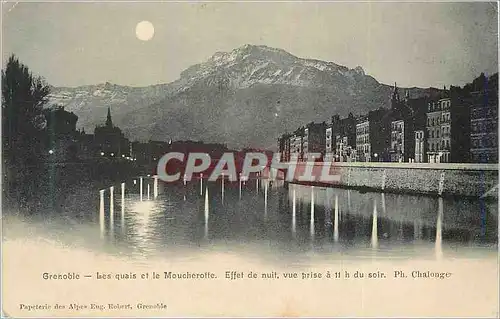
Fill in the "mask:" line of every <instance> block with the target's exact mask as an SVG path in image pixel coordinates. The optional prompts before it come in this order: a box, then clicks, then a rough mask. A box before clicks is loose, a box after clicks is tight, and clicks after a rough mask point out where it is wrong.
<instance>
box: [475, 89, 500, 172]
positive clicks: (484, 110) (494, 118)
mask: <svg viewBox="0 0 500 319" xmlns="http://www.w3.org/2000/svg"><path fill="white" fill-rule="evenodd" d="M471 95H472V96H471V98H470V101H471V103H470V104H471V105H470V117H471V119H470V125H471V127H470V128H471V131H470V132H471V148H470V158H471V161H472V162H475V163H498V95H497V94H496V90H490V91H489V92H488V91H483V92H473V93H472V94H471Z"/></svg>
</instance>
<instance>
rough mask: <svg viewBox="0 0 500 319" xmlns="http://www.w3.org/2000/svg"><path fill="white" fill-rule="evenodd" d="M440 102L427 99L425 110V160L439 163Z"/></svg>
mask: <svg viewBox="0 0 500 319" xmlns="http://www.w3.org/2000/svg"><path fill="white" fill-rule="evenodd" d="M440 134H441V103H440V102H439V101H429V103H428V112H427V162H428V163H439V162H440V161H441V158H440V157H441V155H440V153H439V152H440V145H441V136H440Z"/></svg>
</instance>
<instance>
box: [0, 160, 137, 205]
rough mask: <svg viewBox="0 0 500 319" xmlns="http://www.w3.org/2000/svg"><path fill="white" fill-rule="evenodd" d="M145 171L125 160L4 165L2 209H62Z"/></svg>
mask: <svg viewBox="0 0 500 319" xmlns="http://www.w3.org/2000/svg"><path fill="white" fill-rule="evenodd" d="M139 172H141V167H137V166H136V165H134V164H133V163H128V162H121V161H87V162H40V163H39V164H38V165H36V166H34V165H33V166H9V167H7V166H4V167H3V180H2V208H3V209H14V210H23V211H40V210H43V209H44V208H49V207H51V208H56V209H57V208H58V207H63V206H65V205H64V203H65V202H66V201H68V200H70V199H71V198H77V197H78V196H82V195H86V193H88V194H90V193H93V192H97V191H98V190H99V189H101V188H103V187H108V186H109V185H110V184H113V183H116V182H118V181H123V180H126V179H127V178H130V177H131V176H136V175H137V174H138V173H139Z"/></svg>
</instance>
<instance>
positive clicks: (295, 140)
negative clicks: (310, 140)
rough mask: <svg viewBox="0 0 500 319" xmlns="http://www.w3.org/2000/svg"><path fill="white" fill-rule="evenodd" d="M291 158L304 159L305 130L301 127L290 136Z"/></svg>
mask: <svg viewBox="0 0 500 319" xmlns="http://www.w3.org/2000/svg"><path fill="white" fill-rule="evenodd" d="M290 157H294V158H297V159H298V160H299V161H301V160H303V159H304V128H303V127H300V128H298V129H297V130H295V132H293V133H292V134H291V136H290Z"/></svg>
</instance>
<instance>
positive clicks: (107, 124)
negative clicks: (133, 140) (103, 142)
mask: <svg viewBox="0 0 500 319" xmlns="http://www.w3.org/2000/svg"><path fill="white" fill-rule="evenodd" d="M106 126H107V127H113V121H112V120H111V110H110V108H109V106H108V116H107V117H106Z"/></svg>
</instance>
